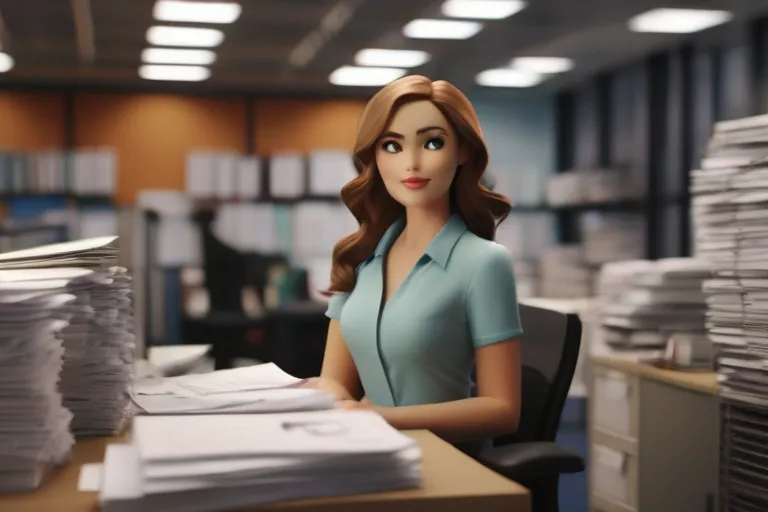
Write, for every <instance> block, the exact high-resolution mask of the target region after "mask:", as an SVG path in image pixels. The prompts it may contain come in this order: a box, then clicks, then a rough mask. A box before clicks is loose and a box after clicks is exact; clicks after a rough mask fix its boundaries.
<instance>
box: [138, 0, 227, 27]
mask: <svg viewBox="0 0 768 512" xmlns="http://www.w3.org/2000/svg"><path fill="white" fill-rule="evenodd" d="M241 12H242V7H241V6H240V4H239V3H237V2H190V1H183V0H158V1H157V3H155V8H154V11H153V15H154V17H155V19H156V20H158V21H173V22H180V23H216V24H219V23H221V24H225V23H234V22H235V21H237V19H238V18H239V17H240V13H241Z"/></svg>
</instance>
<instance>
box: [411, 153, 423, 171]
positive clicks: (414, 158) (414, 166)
mask: <svg viewBox="0 0 768 512" xmlns="http://www.w3.org/2000/svg"><path fill="white" fill-rule="evenodd" d="M408 158H409V159H410V160H409V161H408V172H419V169H420V168H421V159H420V158H419V152H418V151H414V152H411V153H410V155H409V157H408Z"/></svg>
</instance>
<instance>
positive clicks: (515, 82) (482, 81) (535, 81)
mask: <svg viewBox="0 0 768 512" xmlns="http://www.w3.org/2000/svg"><path fill="white" fill-rule="evenodd" d="M543 81H544V77H543V76H541V75H540V74H538V73H530V72H527V71H520V70H517V69H509V68H499V69H488V70H485V71H483V72H481V73H478V75H477V76H476V77H475V82H477V84H478V85H482V86H484V87H533V86H535V85H539V84H540V83H541V82H543Z"/></svg>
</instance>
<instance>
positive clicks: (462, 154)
mask: <svg viewBox="0 0 768 512" xmlns="http://www.w3.org/2000/svg"><path fill="white" fill-rule="evenodd" d="M469 155H470V151H469V148H468V147H467V145H466V144H462V145H461V147H459V165H460V166H461V165H465V164H466V163H467V162H468V161H469Z"/></svg>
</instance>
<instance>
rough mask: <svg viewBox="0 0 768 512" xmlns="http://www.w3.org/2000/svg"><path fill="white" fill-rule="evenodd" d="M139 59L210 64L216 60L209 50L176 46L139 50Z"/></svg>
mask: <svg viewBox="0 0 768 512" xmlns="http://www.w3.org/2000/svg"><path fill="white" fill-rule="evenodd" d="M141 61H142V62H144V63H146V64H194V65H198V66H210V65H211V64H213V63H214V62H216V54H215V53H214V52H212V51H211V50H198V49H188V50H187V49H184V50H180V49H177V48H147V49H145V50H144V51H143V52H141Z"/></svg>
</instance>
